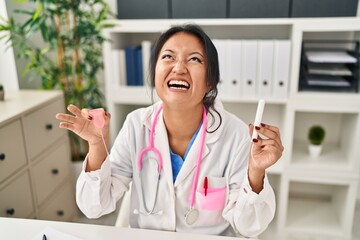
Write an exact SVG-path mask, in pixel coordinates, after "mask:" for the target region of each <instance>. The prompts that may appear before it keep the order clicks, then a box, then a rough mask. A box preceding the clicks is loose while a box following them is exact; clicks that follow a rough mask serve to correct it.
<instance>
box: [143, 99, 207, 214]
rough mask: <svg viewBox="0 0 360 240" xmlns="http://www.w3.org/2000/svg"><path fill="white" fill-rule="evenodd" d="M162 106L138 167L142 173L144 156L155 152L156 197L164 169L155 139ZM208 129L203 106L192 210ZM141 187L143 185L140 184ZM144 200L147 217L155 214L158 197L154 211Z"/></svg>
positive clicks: (156, 114) (192, 203)
mask: <svg viewBox="0 0 360 240" xmlns="http://www.w3.org/2000/svg"><path fill="white" fill-rule="evenodd" d="M162 108H163V107H162V105H160V106H159V109H158V110H157V111H156V113H155V117H154V120H153V122H152V124H151V128H150V136H149V146H147V147H145V148H144V149H142V150H141V151H140V154H139V159H138V167H139V170H140V171H141V170H142V166H143V164H142V159H143V156H144V154H145V153H146V152H154V153H155V154H156V155H157V157H158V161H157V164H158V174H159V175H158V182H157V187H156V188H157V189H156V195H157V192H158V188H159V181H160V173H161V171H162V169H163V159H162V156H161V153H160V151H159V150H158V149H157V148H156V147H155V146H154V138H155V126H156V122H157V119H158V117H159V114H160V112H161V110H162ZM206 127H207V116H206V108H205V106H203V114H202V125H201V130H202V131H201V138H200V149H199V151H198V152H197V156H196V157H197V161H196V168H195V173H194V179H193V183H192V189H191V196H190V203H189V204H190V210H191V209H193V207H194V204H195V194H196V187H197V183H198V180H199V172H200V165H201V158H202V154H203V150H204V145H205V136H206ZM140 185H141V184H140ZM140 188H141V194H142V195H143V191H142V186H140ZM142 198H143V204H144V208H145V210H146V213H147V215H150V214H152V213H153V211H154V208H155V203H156V199H157V196H156V197H155V202H154V205H153V207H152V209H151V210H150V211H149V210H148V208H147V206H146V204H145V199H144V196H142Z"/></svg>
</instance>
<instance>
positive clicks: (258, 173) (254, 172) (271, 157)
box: [249, 123, 284, 192]
mask: <svg viewBox="0 0 360 240" xmlns="http://www.w3.org/2000/svg"><path fill="white" fill-rule="evenodd" d="M255 128H256V131H257V132H258V133H260V134H262V135H263V136H265V137H266V138H267V139H262V138H261V137H260V136H259V137H258V138H257V139H252V141H253V144H252V146H251V152H250V157H249V181H250V185H252V187H253V189H254V190H255V192H259V191H260V190H261V189H262V183H263V176H264V174H265V170H266V169H267V168H269V167H270V166H272V165H274V164H275V163H276V162H277V161H278V160H279V159H280V157H281V156H282V152H283V151H284V147H283V145H282V143H281V139H280V131H279V129H278V128H277V127H275V126H271V125H267V124H263V123H262V124H261V125H260V126H256V127H255ZM253 131H254V125H252V124H250V125H249V134H250V136H251V135H252V132H253Z"/></svg>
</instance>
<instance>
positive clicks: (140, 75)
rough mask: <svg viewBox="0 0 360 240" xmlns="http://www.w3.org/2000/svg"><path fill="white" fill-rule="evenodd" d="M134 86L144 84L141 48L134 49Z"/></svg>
mask: <svg viewBox="0 0 360 240" xmlns="http://www.w3.org/2000/svg"><path fill="white" fill-rule="evenodd" d="M136 62H137V65H136V69H135V71H136V86H143V85H144V80H143V79H144V76H143V57H142V48H141V47H139V48H137V49H136Z"/></svg>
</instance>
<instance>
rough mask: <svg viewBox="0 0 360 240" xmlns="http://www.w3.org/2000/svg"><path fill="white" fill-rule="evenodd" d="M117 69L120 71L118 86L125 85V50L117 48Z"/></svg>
mask: <svg viewBox="0 0 360 240" xmlns="http://www.w3.org/2000/svg"><path fill="white" fill-rule="evenodd" d="M119 71H120V79H119V84H120V86H126V82H127V80H126V56H125V50H124V49H120V50H119Z"/></svg>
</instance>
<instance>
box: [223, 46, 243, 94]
mask: <svg viewBox="0 0 360 240" xmlns="http://www.w3.org/2000/svg"><path fill="white" fill-rule="evenodd" d="M241 42H242V41H241V40H229V41H228V42H227V52H226V57H227V61H226V65H227V66H228V68H227V77H228V79H226V83H228V84H225V87H226V89H225V92H226V93H227V94H228V95H229V96H231V97H240V96H241V85H242V84H241Z"/></svg>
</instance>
